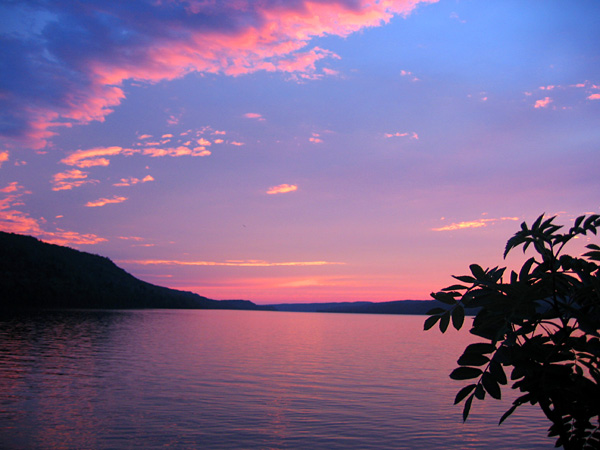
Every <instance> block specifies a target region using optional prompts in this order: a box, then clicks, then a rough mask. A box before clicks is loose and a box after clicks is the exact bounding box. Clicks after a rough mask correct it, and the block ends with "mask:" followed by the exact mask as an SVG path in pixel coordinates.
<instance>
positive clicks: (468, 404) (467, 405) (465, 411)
mask: <svg viewBox="0 0 600 450" xmlns="http://www.w3.org/2000/svg"><path fill="white" fill-rule="evenodd" d="M472 403H473V396H472V395H471V396H470V397H469V398H468V399H467V401H466V402H465V407H464V408H463V422H466V421H467V417H469V411H471V404H472Z"/></svg>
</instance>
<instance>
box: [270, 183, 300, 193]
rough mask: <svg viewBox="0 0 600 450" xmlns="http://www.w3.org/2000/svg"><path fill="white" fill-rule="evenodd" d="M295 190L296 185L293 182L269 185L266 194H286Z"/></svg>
mask: <svg viewBox="0 0 600 450" xmlns="http://www.w3.org/2000/svg"><path fill="white" fill-rule="evenodd" d="M297 190H298V186H296V185H295V184H280V185H278V186H271V187H270V188H269V190H267V194H286V193H288V192H294V191H297Z"/></svg>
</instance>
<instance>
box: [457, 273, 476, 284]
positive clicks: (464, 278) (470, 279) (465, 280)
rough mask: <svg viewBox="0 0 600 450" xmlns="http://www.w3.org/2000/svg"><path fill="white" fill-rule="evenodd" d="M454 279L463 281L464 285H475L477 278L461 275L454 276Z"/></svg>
mask: <svg viewBox="0 0 600 450" xmlns="http://www.w3.org/2000/svg"><path fill="white" fill-rule="evenodd" d="M452 278H456V279H457V280H458V281H462V282H463V283H471V284H473V283H475V281H476V280H475V278H473V277H470V276H468V275H461V276H457V275H452Z"/></svg>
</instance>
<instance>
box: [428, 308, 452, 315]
mask: <svg viewBox="0 0 600 450" xmlns="http://www.w3.org/2000/svg"><path fill="white" fill-rule="evenodd" d="M446 311H447V309H444V308H433V309H430V310H429V311H427V315H428V316H432V315H434V314H444V313H445V312H446Z"/></svg>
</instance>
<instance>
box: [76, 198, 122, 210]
mask: <svg viewBox="0 0 600 450" xmlns="http://www.w3.org/2000/svg"><path fill="white" fill-rule="evenodd" d="M125 200H127V197H119V196H116V195H115V196H113V197H112V198H99V199H98V200H94V201H91V202H87V203H86V204H85V206H87V207H88V208H98V207H100V206H105V205H110V204H113V203H123V202H124V201H125Z"/></svg>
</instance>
